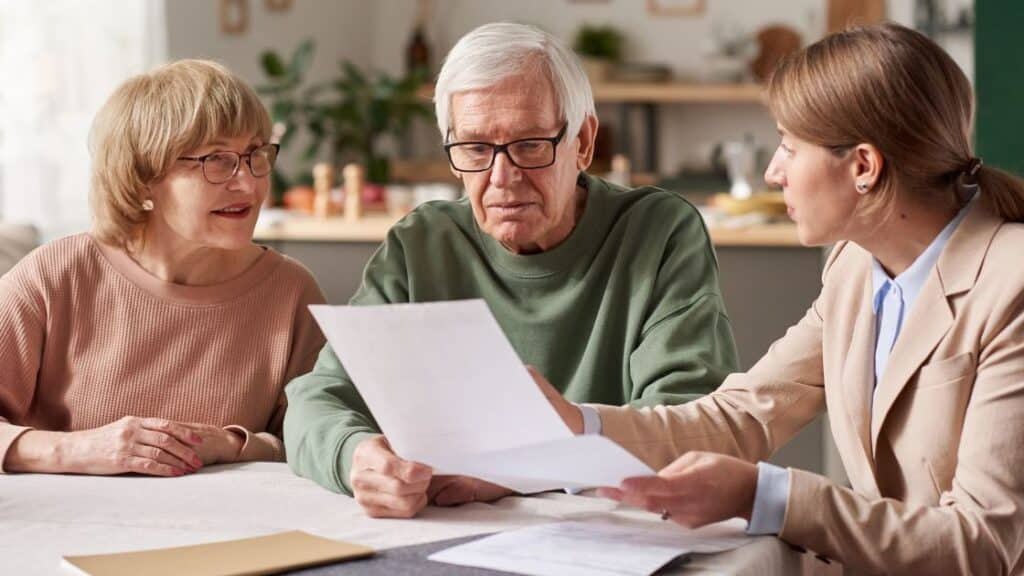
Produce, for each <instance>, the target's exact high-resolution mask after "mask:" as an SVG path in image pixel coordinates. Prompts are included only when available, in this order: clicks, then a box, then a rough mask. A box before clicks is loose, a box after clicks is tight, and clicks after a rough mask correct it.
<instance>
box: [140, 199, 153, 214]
mask: <svg viewBox="0 0 1024 576" xmlns="http://www.w3.org/2000/svg"><path fill="white" fill-rule="evenodd" d="M142 209H143V210H144V211H146V212H152V211H153V201H152V200H150V199H149V198H146V199H145V200H143V201H142Z"/></svg>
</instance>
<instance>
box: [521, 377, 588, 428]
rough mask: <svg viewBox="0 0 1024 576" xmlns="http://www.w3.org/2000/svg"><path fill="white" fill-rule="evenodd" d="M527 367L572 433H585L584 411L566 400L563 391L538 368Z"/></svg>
mask: <svg viewBox="0 0 1024 576" xmlns="http://www.w3.org/2000/svg"><path fill="white" fill-rule="evenodd" d="M526 369H527V370H529V371H530V376H533V381H534V382H536V383H537V386H538V387H539V388H540V391H541V392H543V393H544V397H545V398H547V399H548V402H550V403H551V406H553V407H554V409H555V411H556V412H558V415H559V416H561V417H562V421H563V422H565V425H566V426H568V427H569V429H570V430H572V433H573V434H583V412H581V411H580V407H579V406H577V405H575V404H573V403H572V402H569V401H568V400H566V399H565V398H564V397H563V396H562V393H561V392H559V391H558V390H555V387H554V386H552V385H551V383H550V382H548V380H547V378H545V377H544V375H543V374H541V373H540V372H538V371H537V369H536V368H534V367H533V366H527V367H526Z"/></svg>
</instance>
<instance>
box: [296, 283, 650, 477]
mask: <svg viewBox="0 0 1024 576" xmlns="http://www.w3.org/2000/svg"><path fill="white" fill-rule="evenodd" d="M310 310H311V311H312V312H313V316H314V317H315V318H316V320H317V322H318V323H319V324H320V328H321V329H322V330H323V332H324V335H325V336H326V337H327V340H328V342H329V343H330V344H331V347H332V348H333V349H334V352H335V354H337V356H338V359H339V360H341V363H342V365H343V366H344V367H345V370H346V371H347V372H348V375H349V377H350V378H351V379H352V381H353V382H354V383H355V385H356V388H357V389H358V390H359V393H360V395H362V397H363V399H364V400H365V401H366V404H367V406H368V407H369V408H370V411H371V412H372V413H373V416H374V418H375V419H376V420H377V423H378V424H379V425H380V427H381V430H382V431H383V432H384V435H385V436H387V438H388V442H389V443H390V444H391V448H392V449H393V450H394V451H395V453H396V454H398V455H399V456H401V457H402V458H404V459H406V460H412V461H416V462H422V463H424V464H427V465H429V466H431V467H433V468H434V473H435V474H464V475H468V476H474V477H476V478H481V479H483V480H487V481H489V482H493V483H495V484H500V485H502V486H506V487H508V488H511V489H513V490H516V491H518V492H539V491H542V490H553V489H559V488H587V487H591V486H617V485H618V484H619V483H620V482H621V481H622V480H624V479H625V478H628V477H630V476H644V475H650V474H653V473H654V471H653V470H651V469H650V467H648V466H647V465H646V464H644V463H643V462H641V461H640V460H638V459H637V458H636V457H634V456H633V455H632V454H630V453H629V452H627V451H626V450H625V449H623V448H622V447H621V446H619V445H617V444H615V443H614V442H612V441H611V440H608V439H607V438H604V437H602V436H574V435H573V434H572V432H571V431H570V430H569V429H568V427H567V426H566V425H565V424H564V423H563V422H562V419H561V418H560V417H559V416H558V414H557V413H556V412H555V410H554V408H553V407H552V406H551V404H549V403H548V401H547V399H546V398H545V397H544V394H543V393H541V391H540V389H538V388H537V385H536V384H535V383H534V381H533V378H532V377H531V376H530V373H529V372H528V371H527V370H526V367H525V366H523V363H522V361H520V359H519V357H518V356H517V355H516V352H515V350H514V349H513V348H512V345H511V344H510V343H509V341H508V339H507V338H505V335H504V333H502V331H501V327H500V326H498V323H497V321H496V320H495V319H494V316H493V315H492V314H491V312H490V309H488V308H487V304H486V303H485V302H484V301H483V300H466V301H456V302H432V303H425V304H392V305H386V306H310Z"/></svg>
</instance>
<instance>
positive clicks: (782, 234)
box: [255, 213, 800, 247]
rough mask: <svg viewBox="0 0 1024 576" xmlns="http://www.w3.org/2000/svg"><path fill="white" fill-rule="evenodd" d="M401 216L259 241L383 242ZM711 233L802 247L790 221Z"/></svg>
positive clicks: (292, 230) (288, 229)
mask: <svg viewBox="0 0 1024 576" xmlns="http://www.w3.org/2000/svg"><path fill="white" fill-rule="evenodd" d="M398 219H399V217H398V216H394V215H390V214H384V213H375V214H367V215H365V216H363V217H362V218H360V219H359V220H356V221H355V222H349V221H347V220H345V219H344V218H343V217H341V216H332V217H330V218H314V217H312V216H305V215H288V216H287V217H286V218H285V219H283V220H282V221H279V222H277V223H275V224H271V225H268V226H260V227H257V228H256V234H255V238H256V240H257V241H263V242H268V241H277V242H282V241H283V242H289V241H290V242H372V243H376V242H381V241H383V240H384V238H385V237H386V236H387V233H388V229H390V228H391V226H392V225H393V224H394V223H395V222H397V221H398ZM708 233H709V234H710V235H711V241H712V243H714V244H715V245H716V246H769V247H770V246H789V247H799V246H800V240H799V239H798V238H797V234H796V225H795V224H793V223H790V222H787V223H780V224H762V225H757V226H747V227H743V228H727V227H723V226H710V227H709V228H708Z"/></svg>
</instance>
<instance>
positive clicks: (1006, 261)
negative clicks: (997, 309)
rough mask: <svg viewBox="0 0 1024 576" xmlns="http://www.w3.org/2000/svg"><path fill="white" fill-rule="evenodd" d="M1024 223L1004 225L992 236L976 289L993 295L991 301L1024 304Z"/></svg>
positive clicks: (1007, 223)
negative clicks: (1022, 259)
mask: <svg viewBox="0 0 1024 576" xmlns="http://www.w3.org/2000/svg"><path fill="white" fill-rule="evenodd" d="M1022 249H1024V223H1020V222H1004V223H1003V224H1002V225H1001V226H999V229H998V230H996V232H995V234H994V235H993V236H992V241H991V243H989V246H988V251H987V253H986V254H985V259H984V262H983V263H982V266H981V270H980V271H979V274H978V278H977V281H976V283H975V288H979V287H984V288H985V289H986V291H990V292H992V294H991V296H992V297H993V299H994V300H1013V301H1021V302H1024V266H1021V250H1022Z"/></svg>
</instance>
